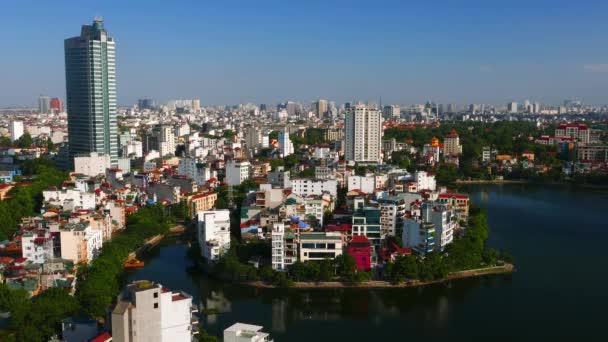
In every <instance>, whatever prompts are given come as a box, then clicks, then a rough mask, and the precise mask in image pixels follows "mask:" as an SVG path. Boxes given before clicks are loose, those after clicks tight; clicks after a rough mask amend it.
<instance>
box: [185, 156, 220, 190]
mask: <svg viewBox="0 0 608 342" xmlns="http://www.w3.org/2000/svg"><path fill="white" fill-rule="evenodd" d="M177 173H178V174H180V175H183V176H187V177H188V178H190V179H192V180H194V181H195V182H196V184H198V185H203V184H205V183H207V181H208V180H209V179H211V178H212V177H216V172H215V171H213V170H211V168H210V167H208V166H207V164H205V163H203V161H202V160H200V159H197V158H190V157H186V158H181V159H180V160H179V165H178V167H177Z"/></svg>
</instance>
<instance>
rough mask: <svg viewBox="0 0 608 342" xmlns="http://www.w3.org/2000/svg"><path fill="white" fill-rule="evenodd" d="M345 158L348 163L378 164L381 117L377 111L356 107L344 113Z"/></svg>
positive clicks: (379, 157) (379, 159)
mask: <svg viewBox="0 0 608 342" xmlns="http://www.w3.org/2000/svg"><path fill="white" fill-rule="evenodd" d="M344 133H345V157H346V160H348V161H354V162H363V163H379V162H380V161H381V154H380V149H381V146H382V115H381V114H380V111H379V110H377V109H371V108H368V107H366V106H363V105H358V106H356V107H355V108H354V109H351V110H350V111H349V112H348V113H346V124H345V130H344Z"/></svg>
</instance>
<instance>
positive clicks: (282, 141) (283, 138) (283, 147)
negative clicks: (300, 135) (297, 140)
mask: <svg viewBox="0 0 608 342" xmlns="http://www.w3.org/2000/svg"><path fill="white" fill-rule="evenodd" d="M278 140H279V152H280V153H281V156H282V157H287V156H288V155H290V154H293V143H292V142H291V139H290V138H289V131H288V130H287V129H285V130H283V131H281V132H279V139H278Z"/></svg>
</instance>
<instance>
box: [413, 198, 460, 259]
mask: <svg viewBox="0 0 608 342" xmlns="http://www.w3.org/2000/svg"><path fill="white" fill-rule="evenodd" d="M456 226H457V218H456V215H455V212H454V209H453V208H451V207H450V206H448V205H446V204H440V203H431V202H425V203H422V205H421V208H420V217H416V216H414V217H412V218H409V219H406V220H405V222H404V229H403V236H402V239H403V246H404V247H410V248H412V249H414V250H415V251H416V252H417V253H419V254H425V253H428V252H432V251H443V250H444V249H445V247H446V246H447V245H448V244H450V243H452V241H453V240H454V229H455V228H456Z"/></svg>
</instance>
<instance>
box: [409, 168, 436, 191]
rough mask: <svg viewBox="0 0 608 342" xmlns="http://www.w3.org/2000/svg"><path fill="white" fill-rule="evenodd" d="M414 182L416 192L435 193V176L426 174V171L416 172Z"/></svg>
mask: <svg viewBox="0 0 608 342" xmlns="http://www.w3.org/2000/svg"><path fill="white" fill-rule="evenodd" d="M414 181H415V182H416V186H417V188H418V191H421V190H431V191H435V189H436V188H437V182H436V181H435V175H433V174H431V173H428V172H426V171H416V174H415V175H414Z"/></svg>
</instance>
